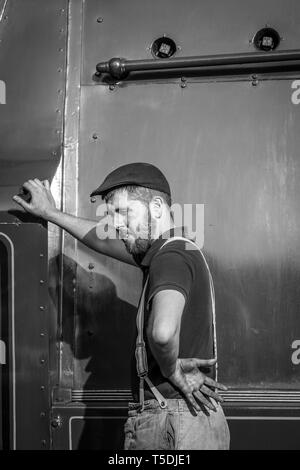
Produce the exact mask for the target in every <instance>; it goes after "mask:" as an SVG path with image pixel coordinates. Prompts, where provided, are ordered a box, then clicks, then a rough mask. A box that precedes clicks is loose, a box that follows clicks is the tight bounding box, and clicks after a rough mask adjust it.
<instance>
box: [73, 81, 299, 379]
mask: <svg viewBox="0 0 300 470" xmlns="http://www.w3.org/2000/svg"><path fill="white" fill-rule="evenodd" d="M292 93H293V89H292V82H291V81H290V80H286V81H265V82H260V83H259V85H258V86H255V87H254V86H252V85H251V83H239V82H235V83H233V82H232V83H191V84H190V83H188V85H187V87H186V88H184V89H182V88H181V87H180V86H179V85H176V84H158V83H156V84H151V83H148V84H143V85H142V84H139V85H138V86H137V85H136V84H128V85H126V86H125V85H123V86H122V87H117V88H115V89H114V91H111V90H110V89H109V88H108V87H103V86H98V87H83V88H82V106H81V141H80V160H79V174H80V180H79V195H80V196H79V212H78V213H79V215H81V216H87V217H95V216H96V204H94V205H93V204H90V202H89V199H88V194H89V192H90V189H92V188H94V187H96V186H97V185H98V184H99V182H100V180H102V179H103V177H104V176H105V175H106V174H107V173H108V172H109V171H111V170H112V169H113V168H115V167H116V166H118V165H119V164H123V163H128V162H132V161H148V162H151V163H154V164H157V165H158V166H159V167H160V168H161V169H162V170H163V171H164V172H165V173H166V175H167V177H168V178H169V180H170V184H171V187H172V188H173V195H174V201H176V202H180V203H181V204H183V203H201V204H204V205H205V245H204V247H205V252H206V254H207V255H208V257H209V260H210V265H211V267H212V271H213V276H214V279H215V287H216V294H217V330H218V338H219V365H220V372H221V376H220V378H221V379H222V380H223V381H225V383H229V384H232V385H234V386H241V387H242V386H245V387H247V386H255V387H266V388H268V387H273V386H274V387H275V388H276V387H277V388H278V387H279V388H280V387H292V388H293V387H295V388H296V387H298V386H299V372H298V369H297V366H296V365H294V364H293V363H292V361H291V355H292V350H291V344H292V341H293V340H294V339H297V338H299V337H300V323H299V316H298V314H297V305H298V303H299V300H300V298H299V289H298V283H299V266H300V258H299V232H300V219H299V201H300V197H299V196H300V194H299V185H298V180H299V176H300V175H299V173H300V162H299V158H298V147H299V134H298V131H297V129H298V127H299V113H298V108H297V106H295V105H294V104H293V103H292V100H291V96H292ZM93 134H96V135H97V136H98V138H97V139H94V138H93ZM87 161H88V164H87ZM91 256H92V255H91V253H90V252H89V251H88V250H86V249H85V248H82V249H80V251H79V253H78V263H79V264H80V266H81V267H82V268H83V270H82V271H81V272H82V276H81V274H79V276H78V283H79V284H81V286H82V291H83V292H85V294H82V295H86V296H87V295H88V292H91V290H88V289H89V287H88V281H87V279H88V274H87V267H88V265H89V263H90V262H91V260H93V258H92V257H91ZM93 263H94V265H95V268H94V270H93V273H94V274H93V275H92V274H90V275H91V279H92V280H93V282H94V284H93V283H92V282H91V286H90V289H92V291H94V292H95V295H96V294H97V295H99V299H102V294H103V295H104V293H105V289H106V286H107V284H109V283H112V284H111V286H112V289H116V292H117V297H118V298H121V299H122V300H124V301H126V302H129V303H130V304H132V305H134V304H135V301H136V299H137V297H138V292H139V288H138V284H137V277H138V273H136V272H135V271H134V269H135V268H127V267H126V266H124V267H123V266H119V265H118V264H117V262H115V261H110V260H106V259H104V258H103V257H101V256H94V260H93ZM85 278H86V280H85ZM97 279H98V280H99V281H98V280H97ZM104 281H105V282H104ZM114 286H115V287H114ZM117 297H116V296H114V298H117ZM97 298H98V297H97ZM90 305H91V307H90V308H91V309H92V310H94V314H92V315H94V316H95V318H96V317H97V314H98V312H99V307H98V303H97V304H95V303H91V304H90ZM93 305H95V306H94V307H93ZM102 305H103V304H102ZM105 305H106V304H104V306H105ZM101 311H102V310H101ZM99 318H100V317H99ZM100 321H102V319H101V320H100ZM78 329H79V330H78V338H80V339H81V338H82V336H81V334H83V331H84V329H83V327H82V325H81V326H80V322H79V323H78ZM108 343H109V341H107V344H108ZM121 354H122V353H121V352H120V358H121ZM262 357H264V361H262V360H261V358H262ZM99 360H101V359H99ZM298 367H299V366H298ZM78 374H81V375H80V376H81V379H80V382H84V380H83V377H85V376H86V372H85V371H84V363H82V365H81V367H80V373H79V372H78ZM97 388H101V387H99V386H98V387H97Z"/></svg>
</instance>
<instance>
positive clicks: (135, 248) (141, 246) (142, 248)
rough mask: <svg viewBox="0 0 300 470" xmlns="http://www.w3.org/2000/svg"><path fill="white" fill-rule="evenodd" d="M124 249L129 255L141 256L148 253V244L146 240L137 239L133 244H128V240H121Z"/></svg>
mask: <svg viewBox="0 0 300 470" xmlns="http://www.w3.org/2000/svg"><path fill="white" fill-rule="evenodd" d="M123 242H124V244H125V248H126V250H127V251H128V253H130V254H131V255H143V254H145V253H146V251H148V248H149V246H150V243H149V241H148V240H144V239H138V240H135V241H134V242H133V243H130V242H128V240H123Z"/></svg>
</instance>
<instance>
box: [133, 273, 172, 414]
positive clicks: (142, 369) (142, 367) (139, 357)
mask: <svg viewBox="0 0 300 470" xmlns="http://www.w3.org/2000/svg"><path fill="white" fill-rule="evenodd" d="M147 285H148V277H147V279H146V282H145V284H144V287H143V291H142V295H141V298H140V302H139V308H138V313H137V317H136V326H137V331H138V335H137V339H136V348H135V358H136V369H137V374H138V377H139V378H140V390H139V400H140V404H141V411H143V409H144V380H145V381H146V382H147V384H148V386H149V388H150V390H151V391H152V393H153V395H154V396H155V398H156V399H157V401H158V403H159V405H160V407H161V408H165V407H166V401H165V399H164V397H163V396H162V395H161V393H160V392H159V391H158V390H157V388H156V387H155V386H154V385H153V383H152V382H151V380H150V379H149V377H148V362H147V354H146V348H145V342H144V338H143V330H144V305H145V293H146V289H147Z"/></svg>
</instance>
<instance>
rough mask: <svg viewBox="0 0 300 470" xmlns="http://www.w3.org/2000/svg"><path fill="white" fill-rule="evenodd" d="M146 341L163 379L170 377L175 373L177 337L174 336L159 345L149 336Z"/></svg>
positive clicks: (177, 347)
mask: <svg viewBox="0 0 300 470" xmlns="http://www.w3.org/2000/svg"><path fill="white" fill-rule="evenodd" d="M148 340H149V345H150V348H151V351H152V354H153V356H154V357H155V359H156V361H157V363H158V365H159V367H160V370H161V373H162V374H163V376H164V377H170V375H172V374H173V373H174V371H175V367H176V360H177V359H178V354H179V338H178V335H177V334H175V335H174V336H172V337H170V339H169V340H168V341H166V342H164V343H160V342H158V341H156V340H155V338H153V336H152V335H151V334H149V335H148Z"/></svg>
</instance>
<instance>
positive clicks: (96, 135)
mask: <svg viewBox="0 0 300 470" xmlns="http://www.w3.org/2000/svg"><path fill="white" fill-rule="evenodd" d="M92 137H93V139H94V140H97V139H98V134H96V132H95V133H94V134H93V135H92Z"/></svg>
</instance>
